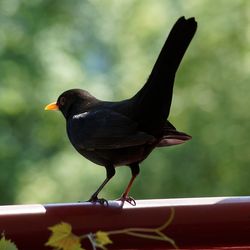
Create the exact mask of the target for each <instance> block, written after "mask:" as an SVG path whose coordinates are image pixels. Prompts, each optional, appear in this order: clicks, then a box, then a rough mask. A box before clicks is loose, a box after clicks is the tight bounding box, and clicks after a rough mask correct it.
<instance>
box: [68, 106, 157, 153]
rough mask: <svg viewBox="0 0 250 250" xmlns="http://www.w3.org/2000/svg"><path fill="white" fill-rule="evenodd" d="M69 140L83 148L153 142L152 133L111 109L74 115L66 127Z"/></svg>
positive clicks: (114, 146) (103, 147) (110, 147)
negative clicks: (140, 128) (142, 130)
mask: <svg viewBox="0 0 250 250" xmlns="http://www.w3.org/2000/svg"><path fill="white" fill-rule="evenodd" d="M67 131H68V135H69V138H70V140H71V142H72V143H73V144H74V145H75V146H77V147H80V148H83V149H115V148H125V147H131V146H137V145H143V144H146V143H153V142H154V141H155V138H154V137H153V136H152V135H149V134H146V133H144V132H141V131H138V129H137V123H136V122H134V121H132V120H131V119H129V118H128V117H126V116H124V115H122V114H120V113H117V112H114V111H112V110H107V109H103V110H97V111H90V112H85V113H81V114H79V115H75V116H74V117H73V118H72V119H71V120H70V121H69V122H68V127H67Z"/></svg>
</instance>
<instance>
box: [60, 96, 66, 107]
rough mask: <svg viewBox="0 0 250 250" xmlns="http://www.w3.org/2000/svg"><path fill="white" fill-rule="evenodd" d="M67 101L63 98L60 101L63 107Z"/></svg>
mask: <svg viewBox="0 0 250 250" xmlns="http://www.w3.org/2000/svg"><path fill="white" fill-rule="evenodd" d="M65 101H66V99H65V97H63V96H62V97H61V98H60V101H59V102H60V105H61V106H63V105H64V104H65Z"/></svg>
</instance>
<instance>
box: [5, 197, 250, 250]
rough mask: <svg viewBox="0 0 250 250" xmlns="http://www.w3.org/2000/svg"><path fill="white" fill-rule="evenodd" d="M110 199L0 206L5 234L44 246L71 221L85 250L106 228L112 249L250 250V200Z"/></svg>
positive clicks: (30, 246)
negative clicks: (58, 228)
mask: <svg viewBox="0 0 250 250" xmlns="http://www.w3.org/2000/svg"><path fill="white" fill-rule="evenodd" d="M136 203H137V205H136V206H131V205H130V204H125V205H124V206H123V207H122V206H121V202H116V201H109V204H108V205H106V204H105V205H100V204H92V203H87V202H86V203H74V204H48V205H39V204H37V205H17V206H1V207H0V233H4V235H5V238H6V239H10V240H11V241H13V242H14V243H15V244H16V246H17V248H18V249H19V250H22V249H23V250H40V249H52V248H51V247H48V246H45V243H46V242H47V241H48V239H49V237H50V235H51V231H50V230H49V229H48V228H49V227H51V226H53V225H55V224H58V223H61V222H66V223H68V224H70V225H71V226H72V232H73V233H74V235H77V236H81V244H82V247H83V248H84V249H93V247H94V246H93V244H92V243H93V242H92V243H91V239H90V238H91V237H93V235H94V234H95V233H96V232H97V231H99V230H101V231H103V232H105V233H107V235H108V237H109V238H110V239H111V240H112V242H113V243H112V244H108V245H105V247H106V248H107V249H174V248H179V249H220V248H221V249H250V197H219V198H189V199H165V200H138V201H136Z"/></svg>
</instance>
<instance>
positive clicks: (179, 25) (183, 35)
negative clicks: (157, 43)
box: [132, 17, 197, 134]
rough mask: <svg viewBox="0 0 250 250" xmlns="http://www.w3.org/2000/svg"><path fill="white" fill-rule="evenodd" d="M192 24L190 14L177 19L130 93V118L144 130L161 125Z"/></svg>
mask: <svg viewBox="0 0 250 250" xmlns="http://www.w3.org/2000/svg"><path fill="white" fill-rule="evenodd" d="M196 28H197V23H196V21H195V19H194V18H189V19H185V18H184V17H181V18H179V19H178V20H177V22H176V23H175V25H174V26H173V28H172V30H171V32H170V34H169V36H168V38H167V40H166V42H165V44H164V46H163V48H162V50H161V52H160V55H159V57H158V59H157V61H156V63H155V65H154V67H153V70H152V72H151V74H150V76H149V78H148V80H147V82H146V84H145V85H144V86H143V88H142V89H141V90H140V91H139V92H138V93H137V94H136V95H135V96H134V97H132V100H133V103H134V105H133V108H134V112H133V113H134V114H135V116H134V117H133V118H134V119H135V120H136V121H137V122H138V123H139V124H140V127H141V128H143V130H144V131H147V132H149V133H151V134H155V133H158V132H159V131H160V130H161V129H162V128H163V126H164V124H165V122H166V120H167V118H168V115H169V110H170V106H171V101H172V93H173V85H174V78H175V73H176V71H177V69H178V67H179V65H180V62H181V60H182V58H183V56H184V54H185V51H186V50H187V48H188V46H189V43H190V42H191V40H192V38H193V36H194V34H195V31H196Z"/></svg>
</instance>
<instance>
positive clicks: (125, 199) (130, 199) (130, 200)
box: [118, 196, 136, 206]
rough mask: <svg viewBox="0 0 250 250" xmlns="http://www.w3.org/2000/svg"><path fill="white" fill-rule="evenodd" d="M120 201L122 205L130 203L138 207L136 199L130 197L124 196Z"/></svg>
mask: <svg viewBox="0 0 250 250" xmlns="http://www.w3.org/2000/svg"><path fill="white" fill-rule="evenodd" d="M118 201H121V202H122V203H124V202H128V203H129V204H130V205H132V206H136V201H135V200H134V198H132V197H130V196H122V197H121V198H119V199H118Z"/></svg>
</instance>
